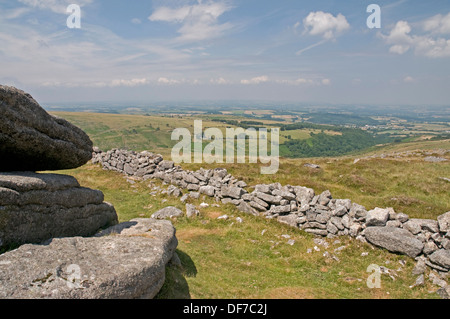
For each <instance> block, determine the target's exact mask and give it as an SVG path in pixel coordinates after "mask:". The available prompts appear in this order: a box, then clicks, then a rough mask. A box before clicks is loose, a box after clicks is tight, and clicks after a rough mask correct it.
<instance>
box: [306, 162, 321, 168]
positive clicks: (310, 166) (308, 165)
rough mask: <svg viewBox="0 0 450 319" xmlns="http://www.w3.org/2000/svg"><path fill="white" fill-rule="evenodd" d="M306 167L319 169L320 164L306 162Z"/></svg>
mask: <svg viewBox="0 0 450 319" xmlns="http://www.w3.org/2000/svg"><path fill="white" fill-rule="evenodd" d="M303 166H304V167H309V168H315V169H319V168H320V166H319V165H317V164H311V163H306V164H304V165H303Z"/></svg>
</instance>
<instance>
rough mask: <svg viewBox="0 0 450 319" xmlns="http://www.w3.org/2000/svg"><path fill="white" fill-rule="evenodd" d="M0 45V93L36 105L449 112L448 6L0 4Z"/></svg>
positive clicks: (49, 0)
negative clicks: (74, 25) (199, 104)
mask: <svg viewBox="0 0 450 319" xmlns="http://www.w3.org/2000/svg"><path fill="white" fill-rule="evenodd" d="M371 3H375V4H378V5H379V6H380V8H381V28H380V29H369V28H368V27H367V24H366V20H367V18H368V16H369V15H370V13H367V12H366V8H367V6H368V5H369V4H371ZM70 4H77V5H79V6H80V8H81V28H80V29H70V28H68V27H67V24H66V20H67V18H68V17H69V15H70V13H68V12H66V9H67V7H68V5H70ZM0 43H2V45H1V46H0V83H1V84H6V85H14V86H17V87H19V88H21V89H23V90H26V91H28V92H30V93H31V94H32V95H33V96H34V97H35V98H36V99H37V100H38V101H40V102H42V103H77V102H80V103H81V102H91V101H92V102H98V101H106V102H108V101H114V102H117V103H133V102H138V101H139V102H145V101H156V100H181V101H183V100H268V101H293V102H299V103H326V104H383V105H393V106H395V105H399V104H406V105H408V104H414V105H430V104H433V105H447V106H448V105H449V102H450V2H449V1H448V0H431V1H417V0H397V1H395V0H394V1H384V0H383V1H381V0H371V1H362V0H349V1H329V0H325V1H309V0H308V1H302V0H280V1H273V0H272V1H265V0H240V1H238V0H210V1H207V0H203V1H200V0H194V1H188V0H155V1H150V0H133V1H125V0H17V1H11V0H0Z"/></svg>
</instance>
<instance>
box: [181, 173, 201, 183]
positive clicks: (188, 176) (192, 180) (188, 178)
mask: <svg viewBox="0 0 450 319" xmlns="http://www.w3.org/2000/svg"><path fill="white" fill-rule="evenodd" d="M183 180H184V181H185V182H186V183H188V184H198V183H199V180H198V179H196V178H195V177H194V176H192V175H191V174H189V173H185V174H183Z"/></svg>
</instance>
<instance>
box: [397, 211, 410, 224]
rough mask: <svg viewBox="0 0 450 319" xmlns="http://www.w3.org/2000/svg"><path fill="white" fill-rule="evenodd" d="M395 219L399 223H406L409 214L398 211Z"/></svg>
mask: <svg viewBox="0 0 450 319" xmlns="http://www.w3.org/2000/svg"><path fill="white" fill-rule="evenodd" d="M397 220H398V221H399V222H400V223H406V222H407V221H408V220H409V216H408V215H406V214H403V213H398V214H397Z"/></svg>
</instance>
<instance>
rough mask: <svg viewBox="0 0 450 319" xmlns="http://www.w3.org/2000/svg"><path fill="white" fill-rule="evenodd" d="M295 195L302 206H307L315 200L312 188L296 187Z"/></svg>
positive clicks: (294, 188)
mask: <svg viewBox="0 0 450 319" xmlns="http://www.w3.org/2000/svg"><path fill="white" fill-rule="evenodd" d="M293 190H294V193H295V195H296V199H297V202H299V203H300V204H301V205H307V204H309V203H310V202H311V200H312V199H313V198H314V195H315V194H314V190H313V189H312V188H307V187H302V186H294V187H293Z"/></svg>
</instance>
